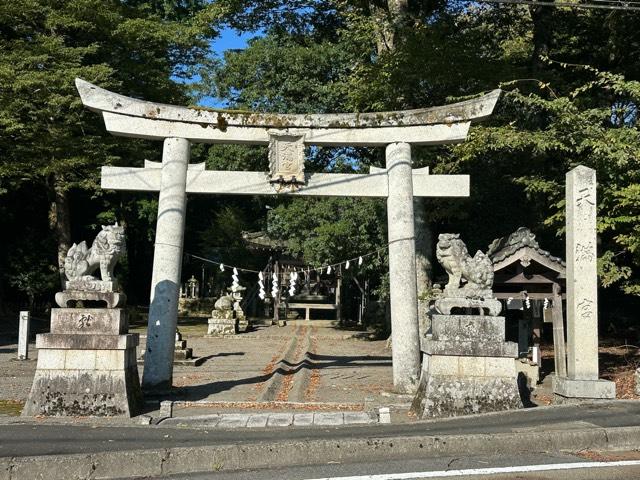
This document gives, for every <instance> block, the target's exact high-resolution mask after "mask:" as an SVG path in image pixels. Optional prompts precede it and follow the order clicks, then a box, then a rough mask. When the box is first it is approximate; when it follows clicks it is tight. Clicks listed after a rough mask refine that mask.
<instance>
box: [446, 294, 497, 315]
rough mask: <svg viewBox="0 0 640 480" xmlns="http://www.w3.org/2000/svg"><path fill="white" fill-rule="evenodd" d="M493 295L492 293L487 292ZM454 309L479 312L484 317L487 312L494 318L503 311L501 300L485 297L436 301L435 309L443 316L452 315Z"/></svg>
mask: <svg viewBox="0 0 640 480" xmlns="http://www.w3.org/2000/svg"><path fill="white" fill-rule="evenodd" d="M485 293H488V295H491V292H485ZM454 308H464V309H472V310H477V311H478V313H480V314H481V315H483V314H484V313H485V312H486V313H487V314H488V315H491V316H493V317H495V316H498V315H499V314H500V311H501V310H502V304H501V303H500V300H498V299H496V298H485V297H481V296H478V297H474V298H469V297H448V296H445V297H443V298H439V299H437V300H436V301H435V309H436V310H437V311H438V312H440V313H442V314H443V315H450V314H451V311H452V310H453V309H454Z"/></svg>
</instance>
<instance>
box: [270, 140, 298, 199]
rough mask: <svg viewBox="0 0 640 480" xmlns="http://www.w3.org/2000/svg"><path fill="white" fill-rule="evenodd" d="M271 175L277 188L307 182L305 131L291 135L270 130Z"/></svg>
mask: <svg viewBox="0 0 640 480" xmlns="http://www.w3.org/2000/svg"><path fill="white" fill-rule="evenodd" d="M268 133H269V176H270V182H271V184H272V185H273V184H276V185H277V186H276V188H278V187H280V188H282V187H284V186H287V185H290V186H292V187H294V188H296V187H297V186H299V185H304V184H305V175H304V137H305V135H304V133H303V134H302V135H291V134H288V133H282V132H279V131H277V130H273V131H269V132H268Z"/></svg>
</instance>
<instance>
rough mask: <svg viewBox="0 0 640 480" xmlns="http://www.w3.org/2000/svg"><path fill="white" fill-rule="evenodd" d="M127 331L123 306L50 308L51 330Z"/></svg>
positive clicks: (106, 333) (74, 331)
mask: <svg viewBox="0 0 640 480" xmlns="http://www.w3.org/2000/svg"><path fill="white" fill-rule="evenodd" d="M128 331H129V321H128V317H127V312H126V310H124V309H123V308H52V309H51V332H53V333H56V334H60V333H70V334H82V335H95V334H102V335H120V334H125V333H127V332H128Z"/></svg>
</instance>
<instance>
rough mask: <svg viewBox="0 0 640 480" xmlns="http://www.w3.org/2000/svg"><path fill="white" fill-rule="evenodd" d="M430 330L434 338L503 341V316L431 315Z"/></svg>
mask: <svg viewBox="0 0 640 480" xmlns="http://www.w3.org/2000/svg"><path fill="white" fill-rule="evenodd" d="M431 331H432V335H433V339H434V340H475V341H478V339H483V340H493V341H496V342H503V341H504V334H505V319H504V317H490V316H480V315H438V314H434V315H432V316H431Z"/></svg>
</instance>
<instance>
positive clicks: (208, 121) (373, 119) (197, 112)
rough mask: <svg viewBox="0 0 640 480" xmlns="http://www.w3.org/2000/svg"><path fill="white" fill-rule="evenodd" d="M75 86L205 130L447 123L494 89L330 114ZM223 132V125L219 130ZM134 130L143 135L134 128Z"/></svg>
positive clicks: (104, 101)
mask: <svg viewBox="0 0 640 480" xmlns="http://www.w3.org/2000/svg"><path fill="white" fill-rule="evenodd" d="M76 88H77V89H78V93H80V97H81V98H82V103H83V104H84V105H85V106H86V107H87V108H89V109H91V110H93V111H97V112H113V113H121V114H124V115H128V116H131V117H141V118H147V117H153V118H154V119H157V120H165V121H170V122H186V123H195V124H198V125H199V126H200V125H205V126H208V127H209V128H207V130H224V129H223V128H221V125H223V126H226V127H229V126H244V127H246V128H247V129H252V128H254V129H266V128H276V127H278V128H282V129H287V130H289V129H295V128H305V127H306V128H318V129H326V128H329V127H340V128H343V129H351V128H357V129H360V128H363V127H377V128H380V127H392V126H396V125H399V124H400V125H432V124H445V125H451V124H452V123H455V122H466V121H480V120H483V119H485V118H487V117H488V116H489V115H491V112H492V111H493V109H494V107H495V104H496V102H497V101H498V98H499V97H500V93H501V92H500V90H493V91H492V92H490V93H488V94H486V95H483V96H481V97H478V98H474V99H471V100H466V101H464V102H459V103H455V104H450V105H444V106H438V107H430V108H423V109H417V110H409V111H396V112H375V113H330V114H276V113H258V112H251V111H246V112H238V111H225V110H216V111H208V110H202V109H194V108H187V107H181V106H176V105H167V104H163V103H153V102H146V101H143V100H139V99H136V98H131V97H126V96H124V95H119V94H117V93H114V92H111V91H109V90H105V89H103V88H100V87H97V86H96V85H92V84H91V83H89V82H87V81H85V80H82V79H80V78H76ZM222 133H224V131H223V132H222ZM140 136H144V133H143V132H140Z"/></svg>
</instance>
